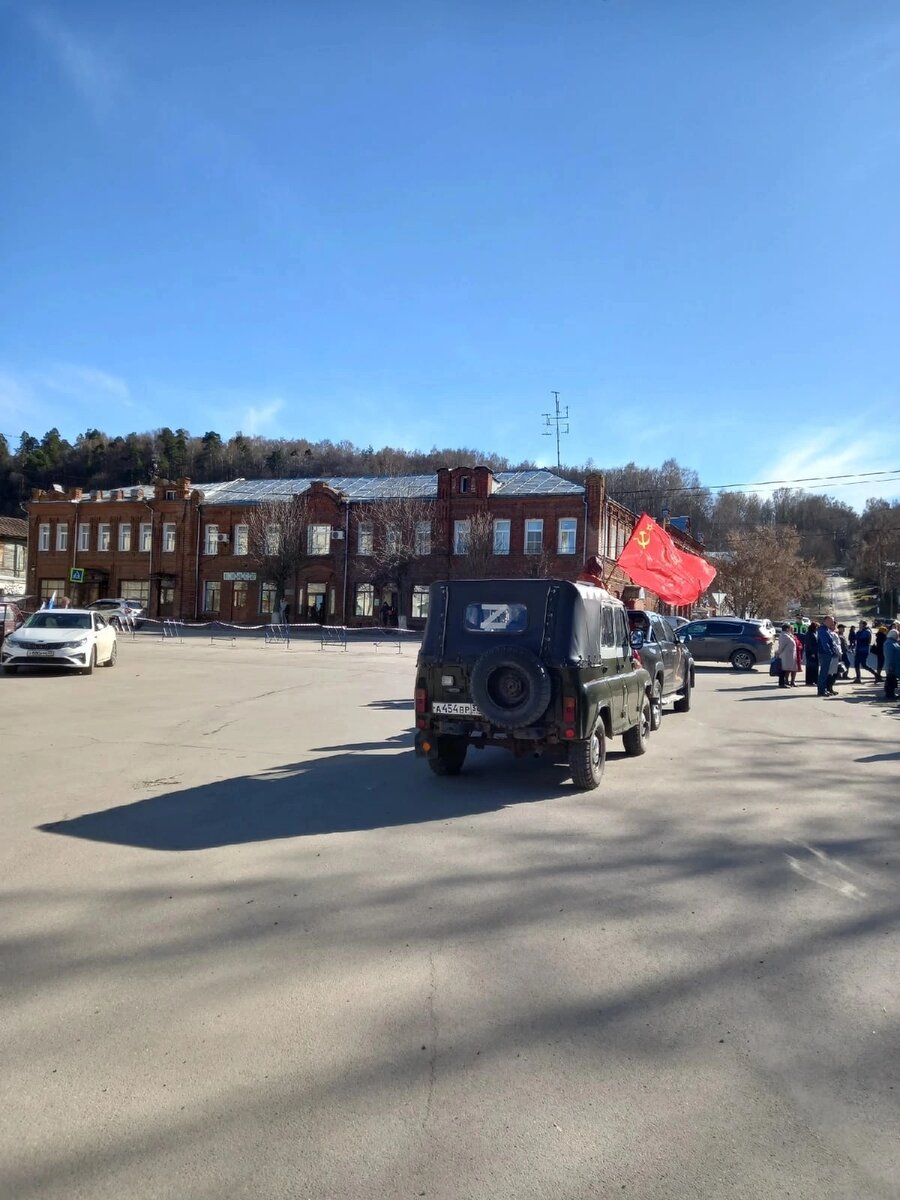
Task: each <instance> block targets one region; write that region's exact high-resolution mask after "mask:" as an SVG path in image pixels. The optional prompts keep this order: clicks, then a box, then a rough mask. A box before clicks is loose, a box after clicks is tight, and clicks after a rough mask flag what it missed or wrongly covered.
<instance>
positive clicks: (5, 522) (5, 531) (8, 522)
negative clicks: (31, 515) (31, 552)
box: [0, 517, 28, 542]
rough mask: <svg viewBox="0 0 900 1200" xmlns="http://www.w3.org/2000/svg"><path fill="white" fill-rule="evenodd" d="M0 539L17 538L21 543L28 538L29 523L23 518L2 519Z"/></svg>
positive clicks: (0, 518) (0, 522) (0, 520)
mask: <svg viewBox="0 0 900 1200" xmlns="http://www.w3.org/2000/svg"><path fill="white" fill-rule="evenodd" d="M0 538H16V539H17V540H18V541H20V542H24V541H26V539H27V538H28V522H27V521H24V520H23V519H22V518H21V517H0Z"/></svg>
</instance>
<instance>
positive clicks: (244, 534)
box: [232, 525, 250, 554]
mask: <svg viewBox="0 0 900 1200" xmlns="http://www.w3.org/2000/svg"><path fill="white" fill-rule="evenodd" d="M232 550H233V551H234V553H235V554H249V553H250V526H249V525H235V527H234V544H233V546H232Z"/></svg>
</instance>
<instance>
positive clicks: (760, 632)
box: [677, 617, 775, 671]
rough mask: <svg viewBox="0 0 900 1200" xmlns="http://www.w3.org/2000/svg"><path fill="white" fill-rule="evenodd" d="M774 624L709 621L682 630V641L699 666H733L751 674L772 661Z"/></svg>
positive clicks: (768, 622) (728, 620)
mask: <svg viewBox="0 0 900 1200" xmlns="http://www.w3.org/2000/svg"><path fill="white" fill-rule="evenodd" d="M771 624H772V622H771V621H767V622H765V623H764V622H762V621H747V620H741V619H740V618H738V617H707V618H706V620H704V621H691V622H690V624H689V625H685V626H683V627H682V628H681V629H679V630H678V634H677V636H678V640H679V641H680V642H684V643H685V645H686V646H687V647H688V648H689V650H690V652H691V656H692V658H693V659H694V661H695V662H730V663H731V665H732V666H733V667H734V668H735V669H736V670H738V671H750V670H752V669H753V667H755V666H756V665H757V663H765V664H768V663H769V661H770V660H771V658H772V646H773V644H774V640H775V639H774V633H770V632H769V630H768V626H771Z"/></svg>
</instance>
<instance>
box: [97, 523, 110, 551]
mask: <svg viewBox="0 0 900 1200" xmlns="http://www.w3.org/2000/svg"><path fill="white" fill-rule="evenodd" d="M109 533H110V529H109V524H108V523H107V522H106V521H103V522H101V524H99V525H98V526H97V549H98V550H108V549H109Z"/></svg>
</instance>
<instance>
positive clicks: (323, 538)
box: [306, 525, 331, 555]
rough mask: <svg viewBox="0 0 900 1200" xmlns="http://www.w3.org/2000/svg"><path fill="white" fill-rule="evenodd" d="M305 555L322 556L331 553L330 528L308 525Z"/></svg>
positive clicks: (328, 526)
mask: <svg viewBox="0 0 900 1200" xmlns="http://www.w3.org/2000/svg"><path fill="white" fill-rule="evenodd" d="M306 553H307V554H309V555H322V554H330V553H331V526H330V525H310V526H308V528H307V530H306Z"/></svg>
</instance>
